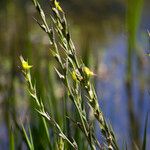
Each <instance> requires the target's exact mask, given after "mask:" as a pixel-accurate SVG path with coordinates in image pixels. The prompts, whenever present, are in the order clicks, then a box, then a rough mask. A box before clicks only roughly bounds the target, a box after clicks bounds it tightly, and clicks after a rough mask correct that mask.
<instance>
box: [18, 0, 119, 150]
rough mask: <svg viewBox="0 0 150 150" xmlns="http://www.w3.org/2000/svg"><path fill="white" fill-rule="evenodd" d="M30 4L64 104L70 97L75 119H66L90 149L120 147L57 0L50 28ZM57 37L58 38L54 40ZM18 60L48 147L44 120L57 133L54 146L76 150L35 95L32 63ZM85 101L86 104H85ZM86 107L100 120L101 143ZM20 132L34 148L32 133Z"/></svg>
mask: <svg viewBox="0 0 150 150" xmlns="http://www.w3.org/2000/svg"><path fill="white" fill-rule="evenodd" d="M33 3H34V6H35V7H36V9H37V11H38V13H39V15H40V17H41V21H42V23H40V22H39V21H37V20H36V19H35V20H36V22H37V23H38V24H39V26H40V27H41V29H42V30H43V31H44V32H45V33H46V34H47V35H48V37H49V41H50V49H51V50H50V51H51V53H52V55H53V57H54V58H55V59H56V61H57V63H58V64H59V66H60V68H59V70H58V69H56V68H55V70H56V73H57V75H58V77H59V79H60V80H61V81H62V83H63V84H64V86H65V89H66V94H67V95H66V98H67V99H66V100H65V103H66V104H67V103H68V102H67V101H68V100H70V101H71V102H72V105H73V107H74V109H75V112H76V114H77V115H78V120H76V118H72V117H68V119H69V120H70V121H72V122H73V123H74V124H75V126H76V128H78V129H79V132H80V134H81V135H82V136H83V137H84V141H83V143H87V144H88V146H87V147H90V148H91V149H96V147H97V148H99V149H102V147H103V148H104V147H105V148H108V149H119V148H118V145H117V141H116V138H115V135H114V132H113V130H112V128H111V125H109V124H108V123H107V121H106V119H105V117H104V115H103V113H102V111H101V109H100V106H99V103H98V99H97V95H96V92H95V88H94V86H93V84H92V82H91V78H92V77H93V76H94V73H93V72H92V71H91V70H90V69H89V68H88V67H87V66H85V64H84V63H83V62H82V60H80V61H79V60H78V59H77V55H76V50H75V47H74V44H73V42H72V40H71V36H70V33H69V30H68V24H67V20H66V17H65V13H64V11H63V10H62V8H61V6H60V5H59V3H58V2H57V1H56V0H54V1H52V2H51V3H50V7H51V11H52V13H53V15H51V27H49V25H48V23H47V21H46V17H45V14H44V11H43V10H42V8H41V5H40V4H39V2H38V1H36V0H33ZM56 37H58V39H57V40H56ZM60 52H61V53H60ZM62 53H63V54H62ZM20 59H21V62H22V71H23V74H24V77H25V79H26V82H27V84H28V91H29V93H30V95H31V97H32V98H33V99H34V103H35V104H34V109H35V110H36V111H37V112H38V113H39V117H40V118H41V120H42V121H43V124H44V126H43V131H45V133H46V135H47V136H46V137H47V140H48V141H49V143H50V145H49V147H50V148H52V143H51V141H52V139H51V138H52V137H51V136H50V135H49V131H48V126H47V123H46V120H47V121H49V122H50V123H51V125H52V127H53V128H54V129H53V130H54V131H55V134H56V135H57V136H58V137H57V138H56V139H57V140H56V141H54V142H56V147H60V149H63V147H64V146H63V145H64V141H66V142H67V143H68V144H69V145H70V146H71V147H73V148H74V149H78V142H75V140H74V138H73V139H72V138H71V139H70V138H69V137H71V136H72V135H70V134H68V136H69V137H68V136H67V133H64V132H63V128H62V127H61V126H60V125H59V124H58V123H57V122H56V120H55V118H53V117H52V116H51V115H50V114H48V113H47V111H46V109H45V106H44V103H43V102H44V101H43V100H41V99H40V96H38V95H37V90H36V85H35V83H33V81H32V77H31V74H30V68H31V66H30V65H29V64H28V62H27V61H25V60H24V59H23V58H22V57H21V58H20ZM82 91H83V92H84V93H85V94H84V95H83V94H82ZM86 103H87V104H88V105H86ZM66 104H65V105H66ZM89 110H91V111H92V113H93V116H94V117H95V119H96V120H97V122H98V123H99V128H100V130H101V133H102V135H103V143H102V144H101V143H99V141H98V140H97V137H96V135H95V129H94V122H93V121H90V119H91V118H89V116H88V114H89ZM54 111H55V110H54ZM66 117H67V116H66ZM72 130H74V128H72ZM75 130H76V129H75ZM23 132H24V135H25V139H26V142H27V143H28V144H27V145H28V147H29V149H33V146H32V145H34V142H33V144H32V140H31V139H32V138H31V136H30V138H28V136H27V134H26V132H25V130H24V128H23ZM30 133H31V132H30ZM68 144H67V145H68ZM83 145H84V144H83ZM67 147H68V146H67ZM53 148H54V147H53Z"/></svg>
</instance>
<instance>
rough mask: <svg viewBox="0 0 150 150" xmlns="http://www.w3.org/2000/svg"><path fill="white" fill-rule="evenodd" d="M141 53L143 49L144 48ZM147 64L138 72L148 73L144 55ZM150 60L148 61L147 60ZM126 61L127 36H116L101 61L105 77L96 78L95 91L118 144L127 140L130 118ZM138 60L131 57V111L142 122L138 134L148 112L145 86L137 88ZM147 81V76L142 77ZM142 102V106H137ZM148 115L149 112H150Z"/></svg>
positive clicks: (149, 141) (149, 138) (149, 140)
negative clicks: (141, 95)
mask: <svg viewBox="0 0 150 150" xmlns="http://www.w3.org/2000/svg"><path fill="white" fill-rule="evenodd" d="M143 56H144V51H143ZM143 59H146V61H147V62H149V64H146V65H145V66H144V70H143V72H142V71H141V72H140V74H141V76H142V75H145V76H148V74H149V71H148V68H149V66H150V61H149V60H150V58H147V56H144V57H143ZM148 59H149V60H148ZM126 61H128V60H127V39H126V37H125V36H124V34H122V35H119V36H118V37H115V39H114V40H113V43H111V44H110V46H108V47H106V50H105V54H104V57H103V58H102V60H101V63H102V64H104V66H105V67H106V68H107V69H106V70H107V75H106V76H108V77H107V78H104V79H103V77H102V79H98V85H97V92H98V97H99V103H100V105H101V107H102V110H103V112H104V114H105V116H106V118H107V119H108V118H109V121H110V122H111V123H112V126H113V129H114V131H115V133H116V135H117V139H118V143H119V145H120V146H121V145H122V143H123V142H124V141H127V143H130V141H129V126H130V125H129V120H128V110H127V107H128V106H127V98H128V97H127V94H126V87H125V75H126ZM147 65H149V66H147ZM137 73H138V67H137V59H136V56H135V58H134V57H133V81H132V82H133V83H132V84H133V87H132V94H133V98H134V110H135V114H136V115H137V116H139V117H137V119H138V121H139V122H140V123H141V129H140V134H141V138H142V136H143V129H144V122H145V117H146V113H147V112H150V95H149V94H148V89H149V88H148V85H147V84H145V85H144V89H143V90H142V91H141V89H140V88H139V81H138V78H137V76H139V74H138V75H137ZM145 80H146V79H145ZM141 92H142V93H143V95H144V96H143V99H141V100H139V96H140V93H141ZM139 101H141V104H142V108H141V105H139V103H138V102H139ZM149 115H150V114H149ZM149 126H150V121H149V123H148V135H147V148H148V147H150V128H149Z"/></svg>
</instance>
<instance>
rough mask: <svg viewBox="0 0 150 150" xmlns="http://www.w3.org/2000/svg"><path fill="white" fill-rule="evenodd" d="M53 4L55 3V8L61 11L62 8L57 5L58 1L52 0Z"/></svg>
mask: <svg viewBox="0 0 150 150" xmlns="http://www.w3.org/2000/svg"><path fill="white" fill-rule="evenodd" d="M54 5H55V8H56V9H57V10H59V11H61V12H63V10H62V8H61V7H60V5H59V2H57V0H54Z"/></svg>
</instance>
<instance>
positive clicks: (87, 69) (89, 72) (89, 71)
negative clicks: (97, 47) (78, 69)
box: [83, 67, 94, 77]
mask: <svg viewBox="0 0 150 150" xmlns="http://www.w3.org/2000/svg"><path fill="white" fill-rule="evenodd" d="M83 72H84V73H85V74H86V76H87V77H90V76H93V75H94V73H93V72H92V71H91V70H90V69H89V68H88V67H83Z"/></svg>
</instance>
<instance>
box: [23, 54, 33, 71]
mask: <svg viewBox="0 0 150 150" xmlns="http://www.w3.org/2000/svg"><path fill="white" fill-rule="evenodd" d="M20 60H21V64H22V68H23V69H24V70H29V69H30V68H32V66H31V65H29V64H28V62H27V61H25V60H24V58H23V57H22V56H20Z"/></svg>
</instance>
